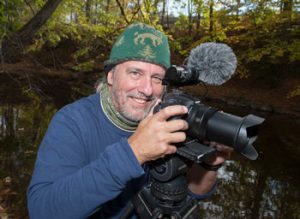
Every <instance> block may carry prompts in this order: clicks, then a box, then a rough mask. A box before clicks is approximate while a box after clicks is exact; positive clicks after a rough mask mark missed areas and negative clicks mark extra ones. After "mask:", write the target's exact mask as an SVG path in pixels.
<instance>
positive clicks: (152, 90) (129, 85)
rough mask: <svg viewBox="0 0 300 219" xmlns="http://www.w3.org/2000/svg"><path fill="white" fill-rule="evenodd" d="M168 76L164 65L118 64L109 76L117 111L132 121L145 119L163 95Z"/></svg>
mask: <svg viewBox="0 0 300 219" xmlns="http://www.w3.org/2000/svg"><path fill="white" fill-rule="evenodd" d="M164 76H165V70H164V68H162V67H161V66H158V65H155V64H151V63H147V62H142V61H126V62H123V63H121V64H118V65H117V66H116V67H115V68H114V69H113V70H111V71H110V72H109V73H108V76H107V81H108V85H109V91H110V93H111V95H112V101H113V104H114V106H115V108H116V109H117V111H118V112H119V113H121V115H123V116H124V117H125V118H127V119H130V120H132V121H140V120H142V119H143V118H145V117H146V116H147V115H148V114H149V112H150V110H151V108H152V107H153V105H154V104H155V103H156V101H157V100H158V99H160V98H161V96H162V94H163V91H164V86H163V85H162V79H163V78H164Z"/></svg>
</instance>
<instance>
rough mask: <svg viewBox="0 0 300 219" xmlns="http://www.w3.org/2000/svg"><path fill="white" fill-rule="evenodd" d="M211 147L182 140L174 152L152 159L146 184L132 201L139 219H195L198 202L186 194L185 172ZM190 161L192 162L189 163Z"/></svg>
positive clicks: (198, 210)
mask: <svg viewBox="0 0 300 219" xmlns="http://www.w3.org/2000/svg"><path fill="white" fill-rule="evenodd" d="M212 153H215V149H213V148H209V147H207V146H204V145H202V144H200V143H198V142H196V141H191V142H186V143H184V145H183V147H180V148H178V149H177V155H178V154H179V155H181V156H177V155H175V156H174V155H171V156H170V157H167V158H166V159H161V160H158V161H155V162H154V163H153V164H152V166H151V168H150V184H149V185H148V186H146V187H144V188H143V189H142V190H141V191H140V192H139V193H138V194H137V195H136V196H135V198H134V199H133V200H132V204H133V207H134V208H135V209H136V212H137V214H138V215H139V217H140V218H141V219H199V218H201V215H200V209H199V204H198V201H197V200H196V199H195V198H191V197H189V196H188V185H187V180H186V172H187V170H188V169H189V166H191V164H192V163H193V162H198V163H200V162H202V159H203V158H205V157H206V156H209V155H211V154H212ZM192 161H193V162H192Z"/></svg>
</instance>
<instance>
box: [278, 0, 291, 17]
mask: <svg viewBox="0 0 300 219" xmlns="http://www.w3.org/2000/svg"><path fill="white" fill-rule="evenodd" d="M281 5H282V11H281V14H282V15H283V17H284V18H286V19H287V20H288V21H291V20H292V12H293V0H282V1H281Z"/></svg>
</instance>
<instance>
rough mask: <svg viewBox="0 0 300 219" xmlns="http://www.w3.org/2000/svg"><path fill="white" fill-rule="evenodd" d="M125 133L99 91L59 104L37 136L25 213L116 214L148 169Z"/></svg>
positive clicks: (38, 215)
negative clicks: (108, 114)
mask: <svg viewBox="0 0 300 219" xmlns="http://www.w3.org/2000/svg"><path fill="white" fill-rule="evenodd" d="M131 134H132V132H127V131H124V130H121V129H119V128H117V127H116V126H115V125H113V124H112V123H111V122H110V120H109V119H108V118H107V117H106V115H105V114H104V112H103V111H102V108H101V105H100V95H99V94H93V95H91V96H89V97H86V98H83V99H81V100H78V101H76V102H74V103H72V104H69V105H67V106H65V107H64V108H62V109H61V110H59V111H58V112H57V113H56V114H55V115H54V117H53V118H52V121H51V122H50V124H49V127H48V130H47V132H46V134H45V136H44V139H43V141H42V142H41V145H40V148H39V151H38V155H37V160H36V163H35V168H34V172H33V175H32V179H31V182H30V185H29V187H28V191H27V199H28V210H29V215H30V218H31V219H41V218H43V219H48V218H49V219H51V218H55V219H59V218H62V219H69V218H70V219H76V218H98V219H100V218H103V219H108V218H110V219H113V218H120V216H121V215H123V214H124V211H125V210H126V208H127V205H128V204H129V203H130V201H131V200H132V198H133V197H134V196H135V195H136V193H137V192H138V191H140V190H141V189H142V188H143V186H144V185H145V184H146V183H147V181H148V179H147V178H148V171H146V170H144V169H143V168H142V166H141V165H140V164H139V162H138V160H137V159H136V157H135V155H134V154H133V151H132V149H131V147H130V145H129V144H128V141H127V139H128V137H129V136H130V135H131ZM214 191H215V186H214V187H213V188H212V190H211V191H210V192H209V193H208V194H204V195H200V196H199V195H198V196H197V195H195V194H192V193H190V195H191V196H193V197H194V198H197V199H203V198H207V197H209V196H210V195H211V194H212V193H213V192H214ZM131 218H136V215H135V214H134V212H133V214H132V217H131Z"/></svg>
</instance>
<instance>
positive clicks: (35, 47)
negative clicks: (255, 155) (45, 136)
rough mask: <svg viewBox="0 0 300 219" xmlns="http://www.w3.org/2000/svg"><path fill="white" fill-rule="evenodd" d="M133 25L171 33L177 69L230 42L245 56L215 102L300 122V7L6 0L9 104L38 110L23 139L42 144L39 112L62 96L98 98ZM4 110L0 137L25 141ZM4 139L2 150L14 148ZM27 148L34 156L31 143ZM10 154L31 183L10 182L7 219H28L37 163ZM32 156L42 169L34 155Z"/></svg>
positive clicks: (244, 0)
mask: <svg viewBox="0 0 300 219" xmlns="http://www.w3.org/2000/svg"><path fill="white" fill-rule="evenodd" d="M134 22H143V23H146V24H150V25H153V26H155V27H156V28H158V29H160V30H162V31H164V32H165V33H166V34H167V35H168V37H169V40H170V46H171V52H172V63H173V64H177V65H180V64H182V63H183V61H184V59H185V58H186V57H187V56H188V54H189V52H190V50H191V49H192V48H194V47H196V46H197V45H199V44H201V43H204V42H221V43H226V44H228V45H229V46H230V47H231V48H232V49H233V51H234V52H235V54H236V55H237V58H238V67H237V71H236V74H235V75H234V77H233V78H232V79H231V80H229V81H228V82H227V83H225V84H224V85H222V86H218V87H209V89H208V96H207V100H213V101H214V100H216V101H220V102H221V103H227V104H230V105H237V106H242V107H246V108H250V109H255V110H263V111H267V112H274V113H283V114H287V115H288V116H289V115H291V114H293V115H296V116H300V74H299V66H300V65H299V64H300V62H299V61H300V28H299V26H300V10H299V1H296V0H230V1H226V0H135V1H128V0H48V1H47V0H1V1H0V28H1V29H0V61H1V63H0V85H1V86H0V103H1V104H3V105H6V104H7V105H11V104H14V103H19V102H22V103H23V102H24V101H26V100H28V104H32V105H34V106H33V109H32V111H29V112H28V114H26V116H27V117H26V118H27V119H28V120H30V124H31V123H32V126H28V127H30V128H32V127H34V129H33V130H28V131H26V132H24V133H25V134H26V139H27V138H29V139H30V141H34V142H35V143H34V144H33V145H38V142H40V140H41V137H42V134H41V132H43V131H41V130H44V128H41V127H44V126H45V127H46V126H47V124H40V123H39V121H40V119H41V118H40V117H43V118H44V117H45V118H46V119H45V120H47V121H49V120H50V115H45V114H43V115H39V116H36V115H35V112H44V111H45V109H42V110H41V108H43V107H44V108H47V107H48V106H47V105H46V104H44V103H45V101H46V102H47V100H49V98H50V99H51V100H50V101H49V102H51V101H57V99H59V98H58V95H59V97H60V98H61V99H64V100H63V101H62V102H59V103H57V102H55V103H56V105H57V107H61V106H62V105H63V104H65V103H66V102H71V101H72V100H74V99H76V98H79V97H81V96H84V95H88V94H89V93H91V92H92V91H93V89H94V88H93V86H94V84H95V82H96V81H97V80H98V79H99V78H100V77H101V76H102V69H103V61H104V60H106V59H107V58H108V56H109V52H110V49H111V46H112V44H113V42H114V41H115V39H116V37H117V36H118V35H119V33H120V32H121V31H122V30H123V29H124V28H125V27H126V26H127V25H129V24H131V23H134ZM11 88H13V89H11ZM185 89H186V90H187V91H188V92H190V93H192V94H195V95H199V94H201V93H202V92H203V90H202V89H203V87H201V86H193V87H187V88H185ZM9 92H13V93H9ZM70 93H71V95H70ZM29 99H34V101H33V103H32V102H30V101H29ZM40 99H43V100H44V101H41V100H40ZM3 111H4V112H5V114H4V115H6V117H5V116H3V117H1V121H0V124H1V126H0V131H1V133H6V132H7V133H8V134H7V136H11V137H12V139H13V141H12V142H14V141H16V142H18V141H19V140H20V139H19V138H15V136H16V135H14V134H9V133H14V132H15V131H14V129H15V128H16V127H15V126H14V125H10V126H7V127H5V124H6V123H5V122H3V121H5V119H7V118H8V119H7V121H15V120H16V118H15V116H14V113H13V112H17V110H14V109H13V107H7V109H6V108H5V107H4V109H3ZM46 111H47V110H46ZM50 111H51V108H50ZM53 111H54V110H53ZM30 113H32V114H34V116H32V117H30V116H31V114H30ZM53 113H54V112H52V111H51V115H53ZM9 118H10V119H9ZM31 118H33V119H31ZM43 121H44V120H43ZM12 124H14V123H12ZM279 128H282V127H279ZM6 129H7V131H5V130H6ZM281 131H282V130H281ZM28 133H29V134H28ZM25 134H24V135H25ZM0 137H1V136H0ZM2 137H3V136H2ZM3 139H4V140H5V139H8V138H3ZM32 139H33V140H32ZM4 140H3V143H2V144H3V146H4V147H5V148H8V149H9V147H7V145H9V144H8V143H7V142H5V141H4ZM28 141H29V140H28ZM19 144H20V145H21V147H22V148H25V149H23V150H22V153H24V154H25V155H26V153H27V155H28V149H26V147H24V145H25V144H24V143H19ZM28 145H30V147H31V145H32V144H28ZM4 147H3V148H4ZM11 148H13V147H11ZM9 150H11V151H12V150H13V149H9ZM9 150H8V152H4V150H2V151H0V152H1V153H2V154H1V153H0V157H1V156H2V157H1V159H0V163H1V162H2V163H1V166H3V168H2V169H3V170H5V171H6V170H7V171H10V170H11V172H12V173H15V175H17V174H19V172H20V171H18V170H16V169H12V166H13V165H11V164H10V162H11V161H16V162H17V164H18V165H19V166H18V167H19V169H21V170H22V171H23V170H24V172H25V173H26V174H27V175H26V174H25V176H26V177H25V179H26V180H25V179H24V174H23V172H22V174H23V175H21V176H20V177H19V178H20V179H22V180H17V183H16V184H14V185H15V186H16V187H17V188H14V190H11V189H7V188H10V186H11V184H12V178H11V177H6V176H7V175H4V177H3V178H2V176H1V181H0V218H2V216H3V215H4V216H3V218H7V215H8V214H14V215H18V216H17V217H16V218H27V211H26V197H25V190H26V187H27V184H28V182H27V180H29V177H30V174H31V167H32V164H31V163H30V165H28V166H25V165H23V166H22V168H21V167H20V163H21V162H20V161H19V158H20V156H19V157H18V156H16V155H14V154H15V153H14V152H11V151H9ZM16 153H20V152H16ZM22 153H21V154H22ZM6 154H9V155H10V154H13V155H14V156H15V158H12V157H11V156H6ZM25 155H24V157H25V158H26V156H25ZM29 155H30V156H29ZM29 155H28V156H27V157H29V158H30V161H32V163H33V162H34V159H35V156H34V153H33V152H31V154H29ZM296 155H297V153H295V156H296ZM295 160H298V157H297V158H295ZM26 162H27V161H26ZM279 164H280V163H279ZM29 166H30V167H29ZM268 169H273V166H272V168H268ZM275 170H276V169H275ZM1 171H2V170H1ZM5 171H4V173H5V174H7V173H6V172H5ZM4 173H3V174H4ZM12 173H9V174H11V175H13V174H12ZM1 174H2V172H1ZM22 177H23V178H22ZM19 178H18V177H16V179H19ZM15 191H19V192H15ZM20 191H21V192H20ZM18 193H20V194H22V196H20V194H18ZM283 200H284V201H285V199H283ZM287 203H288V202H287ZM253 218H257V217H253Z"/></svg>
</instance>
